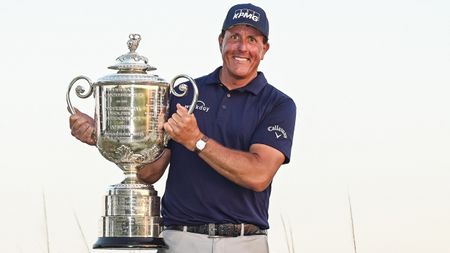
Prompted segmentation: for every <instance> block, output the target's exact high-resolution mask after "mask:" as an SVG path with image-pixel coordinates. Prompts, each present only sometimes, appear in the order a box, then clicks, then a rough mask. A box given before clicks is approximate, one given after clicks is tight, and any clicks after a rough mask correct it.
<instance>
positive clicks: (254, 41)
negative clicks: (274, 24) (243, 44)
mask: <svg viewBox="0 0 450 253" xmlns="http://www.w3.org/2000/svg"><path fill="white" fill-rule="evenodd" d="M257 41H258V40H257V39H256V38H255V37H252V36H250V37H248V42H250V43H256V42H257Z"/></svg>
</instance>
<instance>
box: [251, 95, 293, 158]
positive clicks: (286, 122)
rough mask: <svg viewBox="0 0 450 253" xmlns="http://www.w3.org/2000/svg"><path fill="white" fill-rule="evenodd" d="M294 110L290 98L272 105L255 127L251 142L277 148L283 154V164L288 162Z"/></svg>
mask: <svg viewBox="0 0 450 253" xmlns="http://www.w3.org/2000/svg"><path fill="white" fill-rule="evenodd" d="M296 112H297V108H296V105H295V103H294V101H293V100H292V99H291V98H286V99H284V100H283V101H282V102H281V103H279V104H277V105H275V106H274V107H272V109H271V110H270V111H269V112H267V113H266V115H265V117H264V118H263V119H262V121H261V123H260V124H259V125H258V127H257V128H256V130H255V132H254V134H253V137H252V140H251V143H252V144H256V143H259V144H265V145H268V146H271V147H273V148H275V149H277V150H279V151H280V152H281V153H283V154H284V156H285V160H284V164H287V163H289V161H290V157H291V148H292V141H293V138H294V129H295V118H296Z"/></svg>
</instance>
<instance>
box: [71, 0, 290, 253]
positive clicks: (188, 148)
mask: <svg viewBox="0 0 450 253" xmlns="http://www.w3.org/2000/svg"><path fill="white" fill-rule="evenodd" d="M268 37H269V23H268V20H267V17H266V14H265V12H264V10H263V9H261V8H260V7H257V6H254V5H252V4H238V5H235V6H233V7H231V9H230V10H229V11H228V14H227V16H226V18H225V21H224V23H223V27H222V32H221V34H220V35H219V38H218V40H219V46H220V52H221V55H222V60H223V64H222V66H221V67H219V68H217V69H216V70H214V71H213V72H212V73H211V74H209V75H206V76H203V77H200V78H198V79H196V83H197V85H198V88H199V94H200V97H199V102H198V104H199V103H200V104H201V105H202V106H201V107H200V106H198V107H197V108H196V110H194V113H193V114H189V113H188V110H187V108H186V106H185V105H188V104H190V101H189V99H190V98H188V97H187V96H186V97H181V98H177V97H173V98H172V99H171V105H170V109H171V112H170V115H171V117H170V118H169V119H168V121H167V122H166V123H165V124H164V129H165V131H166V132H167V133H168V134H169V135H170V136H171V138H172V140H171V141H170V143H169V146H168V148H167V149H165V152H164V153H163V155H162V157H161V158H160V159H158V160H157V161H155V162H153V163H151V164H148V165H146V166H144V167H143V168H141V169H140V171H139V174H138V176H139V178H140V179H141V180H143V181H145V182H147V183H154V182H156V181H157V180H159V179H160V178H161V176H162V175H163V174H164V172H165V170H166V167H167V166H168V165H169V163H170V168H169V170H168V171H169V172H168V173H169V174H168V177H167V182H166V189H165V193H164V196H163V199H162V216H163V220H164V225H165V230H164V231H163V237H164V240H165V242H166V243H167V244H168V245H169V249H168V250H160V252H170V253H178V252H200V253H201V252H268V244H267V232H266V230H267V229H268V228H269V224H268V207H269V196H270V191H271V182H272V179H273V177H274V176H275V174H276V172H277V170H278V169H279V168H280V166H281V165H282V164H284V163H288V162H289V160H290V153H291V146H292V140H293V132H294V124H295V115H296V107H295V103H294V102H293V100H292V99H291V98H289V97H288V96H287V95H285V94H284V93H282V92H280V91H279V90H277V89H276V88H274V87H273V86H272V85H270V84H269V83H268V82H267V80H266V78H265V77H264V74H263V73H262V72H258V66H259V63H260V61H261V60H263V59H264V55H265V54H266V52H267V51H268V50H269V43H268ZM70 122H71V128H72V134H73V135H74V136H75V137H77V138H78V139H80V140H81V141H83V142H86V143H88V144H91V145H92V144H95V141H94V140H93V139H92V137H91V134H92V131H93V129H94V128H93V126H94V122H93V120H92V119H91V118H89V117H88V116H86V115H84V114H83V113H81V112H77V113H76V114H75V115H73V116H71V121H70Z"/></svg>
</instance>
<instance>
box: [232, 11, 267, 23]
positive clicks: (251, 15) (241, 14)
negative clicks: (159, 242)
mask: <svg viewBox="0 0 450 253" xmlns="http://www.w3.org/2000/svg"><path fill="white" fill-rule="evenodd" d="M259 16H260V15H259V13H258V12H256V11H253V10H249V9H237V10H236V11H235V12H234V16H233V19H237V18H248V19H251V20H253V21H255V22H258V21H259Z"/></svg>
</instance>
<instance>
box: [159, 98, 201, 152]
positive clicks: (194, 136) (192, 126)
mask: <svg viewBox="0 0 450 253" xmlns="http://www.w3.org/2000/svg"><path fill="white" fill-rule="evenodd" d="M164 129H165V130H166V132H167V134H169V136H170V137H171V138H172V139H173V140H174V141H176V142H178V143H180V144H181V145H183V146H184V147H186V148H187V149H188V150H192V151H193V150H194V149H195V143H196V142H197V141H198V140H199V139H200V138H201V137H202V133H201V132H200V129H199V128H198V125H197V120H196V119H195V116H194V114H190V113H189V112H188V110H187V109H186V107H184V106H182V105H180V104H177V111H176V112H175V113H174V114H172V117H171V118H169V120H167V122H166V123H164Z"/></svg>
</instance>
